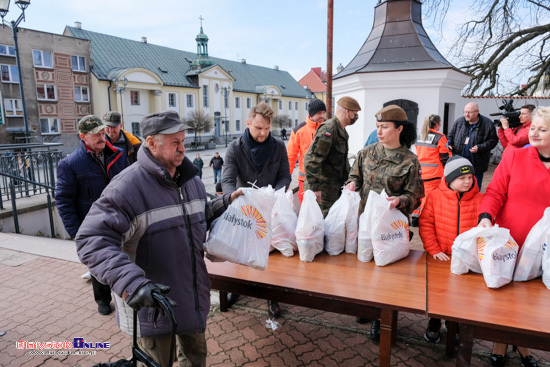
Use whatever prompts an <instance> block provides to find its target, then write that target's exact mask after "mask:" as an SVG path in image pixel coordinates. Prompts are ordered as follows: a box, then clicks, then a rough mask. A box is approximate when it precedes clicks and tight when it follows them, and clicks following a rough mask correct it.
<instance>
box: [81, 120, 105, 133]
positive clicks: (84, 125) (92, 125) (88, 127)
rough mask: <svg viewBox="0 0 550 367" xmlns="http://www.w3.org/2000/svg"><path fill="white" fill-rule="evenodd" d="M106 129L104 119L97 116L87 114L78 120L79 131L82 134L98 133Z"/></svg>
mask: <svg viewBox="0 0 550 367" xmlns="http://www.w3.org/2000/svg"><path fill="white" fill-rule="evenodd" d="M103 129H105V125H104V124H103V121H101V119H100V118H99V117H97V116H94V115H87V116H84V117H83V118H81V119H80V121H79V122H78V132H79V133H80V134H97V133H98V132H100V131H101V130H103Z"/></svg>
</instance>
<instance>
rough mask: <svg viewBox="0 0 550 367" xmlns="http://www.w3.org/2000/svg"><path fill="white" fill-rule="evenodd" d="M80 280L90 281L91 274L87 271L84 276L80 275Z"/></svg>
mask: <svg viewBox="0 0 550 367" xmlns="http://www.w3.org/2000/svg"><path fill="white" fill-rule="evenodd" d="M81 278H82V279H86V280H91V279H92V274H90V272H89V271H87V272H85V273H84V274H82V276H81Z"/></svg>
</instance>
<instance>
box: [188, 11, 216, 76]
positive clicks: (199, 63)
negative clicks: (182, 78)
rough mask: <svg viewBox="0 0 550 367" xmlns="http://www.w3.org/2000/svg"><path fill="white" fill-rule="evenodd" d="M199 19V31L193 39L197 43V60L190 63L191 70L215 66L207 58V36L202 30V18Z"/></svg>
mask: <svg viewBox="0 0 550 367" xmlns="http://www.w3.org/2000/svg"><path fill="white" fill-rule="evenodd" d="M199 19H200V20H201V31H200V33H199V34H197V38H195V41H197V58H196V59H195V60H193V62H192V63H191V68H192V69H202V68H204V67H208V66H212V65H214V64H215V62H214V61H212V60H210V59H209V58H208V36H207V35H206V34H204V32H203V30H202V21H203V18H202V17H200V18H199Z"/></svg>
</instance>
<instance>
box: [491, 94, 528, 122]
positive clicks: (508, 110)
mask: <svg viewBox="0 0 550 367" xmlns="http://www.w3.org/2000/svg"><path fill="white" fill-rule="evenodd" d="M499 110H501V111H502V112H497V113H491V114H490V115H491V116H502V117H504V118H505V119H507V120H508V124H509V127H511V128H514V127H518V126H521V122H520V121H519V115H520V114H521V108H514V104H513V101H512V100H511V99H503V100H502V106H500V107H499ZM493 123H494V124H495V126H498V127H502V123H501V122H500V120H493Z"/></svg>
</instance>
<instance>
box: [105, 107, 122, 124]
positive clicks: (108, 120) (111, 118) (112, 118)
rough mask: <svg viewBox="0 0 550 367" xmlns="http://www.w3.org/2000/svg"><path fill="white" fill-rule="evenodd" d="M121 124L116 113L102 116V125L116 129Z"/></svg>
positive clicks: (119, 117) (110, 112) (112, 112)
mask: <svg viewBox="0 0 550 367" xmlns="http://www.w3.org/2000/svg"><path fill="white" fill-rule="evenodd" d="M121 122H122V119H121V116H120V113H118V112H116V111H109V112H107V113H106V114H105V115H103V123H104V124H105V125H107V126H111V127H117V126H118V125H120V123H121Z"/></svg>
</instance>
